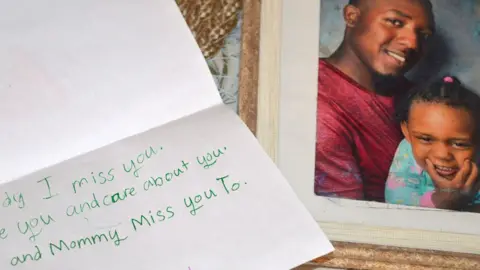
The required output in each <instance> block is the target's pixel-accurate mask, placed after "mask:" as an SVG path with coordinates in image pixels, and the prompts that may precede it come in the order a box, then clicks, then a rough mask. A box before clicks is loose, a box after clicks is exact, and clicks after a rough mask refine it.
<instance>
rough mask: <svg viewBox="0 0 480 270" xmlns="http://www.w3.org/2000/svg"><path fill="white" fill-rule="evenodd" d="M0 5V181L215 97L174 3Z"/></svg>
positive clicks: (30, 1) (123, 0) (114, 0)
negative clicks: (19, 159) (1, 177)
mask: <svg viewBox="0 0 480 270" xmlns="http://www.w3.org/2000/svg"><path fill="white" fill-rule="evenodd" d="M0 3H1V6H0V40H1V41H2V42H0V59H1V61H0V100H1V101H2V102H1V103H0V130H1V131H2V132H1V134H0V146H1V151H0V160H1V161H2V169H3V170H2V175H3V180H1V181H10V180H11V179H13V178H16V177H19V176H21V175H24V174H25V172H31V171H35V170H38V169H41V168H44V167H46V166H50V165H53V164H56V163H58V162H61V161H63V160H65V159H68V158H71V157H74V156H76V155H78V154H81V153H86V152H88V151H91V150H93V149H97V148H99V147H101V146H104V145H107V144H109V143H112V142H114V141H117V140H119V139H122V138H126V137H128V136H131V135H134V134H137V133H139V132H143V131H145V130H148V129H150V128H152V127H154V126H158V125H161V124H164V123H166V122H168V121H171V120H174V119H178V118H180V117H183V116H185V115H189V114H192V113H194V112H197V111H199V110H202V109H205V108H208V107H210V106H212V105H214V104H218V103H219V102H221V99H220V97H219V95H218V92H217V91H216V88H215V83H214V81H213V79H212V78H211V77H209V76H205V74H207V72H208V67H207V65H206V64H205V59H204V58H203V56H202V54H201V53H200V50H199V48H198V47H195V46H192V44H193V43H194V42H195V40H194V38H193V36H192V35H191V34H190V32H189V29H188V27H187V26H186V23H185V21H184V19H183V17H182V16H181V15H180V14H179V11H178V10H177V9H178V8H177V7H176V5H175V2H174V1H171V0H137V1H131V0H102V1H97V0H81V1H80V0H69V1H65V0H18V1H10V0H0ZM12 157H22V158H21V162H18V159H16V158H12Z"/></svg>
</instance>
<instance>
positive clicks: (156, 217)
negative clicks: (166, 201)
mask: <svg viewBox="0 0 480 270" xmlns="http://www.w3.org/2000/svg"><path fill="white" fill-rule="evenodd" d="M174 216H175V212H174V211H173V207H171V206H168V207H167V208H165V210H157V211H156V212H155V213H152V211H148V214H147V215H141V216H140V217H139V218H130V223H131V224H132V227H133V230H135V231H137V229H138V228H139V227H142V226H144V225H148V226H149V227H150V226H152V225H154V224H156V223H161V222H163V221H165V220H169V219H171V218H173V217H174Z"/></svg>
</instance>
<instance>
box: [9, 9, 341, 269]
mask: <svg viewBox="0 0 480 270" xmlns="http://www.w3.org/2000/svg"><path fill="white" fill-rule="evenodd" d="M0 3H1V6H0V37H1V38H2V41H4V42H2V43H0V57H1V59H2V61H0V95H1V100H2V104H1V105H0V128H1V133H0V134H1V135H0V146H1V149H2V151H0V153H1V154H0V161H1V162H2V165H3V166H2V169H3V170H2V176H3V180H2V182H3V184H2V185H1V186H0V203H1V205H0V215H1V217H2V218H1V219H0V264H1V265H0V269H27V270H30V269H35V270H37V269H40V270H65V269H68V270H84V269H120V270H121V269H138V270H153V269H173V270H175V269H180V270H182V269H184V270H215V269H219V270H220V269H221V270H223V269H290V268H292V267H295V266H297V265H300V264H302V263H304V262H307V261H309V260H311V259H313V258H315V257H318V256H321V255H324V254H326V253H328V252H331V251H332V250H333V247H332V245H331V244H330V242H329V241H328V239H327V238H326V237H325V235H324V233H323V232H322V230H321V229H320V228H319V227H318V225H317V223H316V222H315V221H314V220H313V218H312V217H311V215H310V214H309V213H308V211H307V210H306V208H305V207H304V206H303V205H302V204H301V203H300V201H299V200H298V198H297V197H296V195H295V194H294V192H293V190H292V189H291V187H290V185H289V184H288V182H287V181H286V180H285V179H284V178H283V176H282V175H281V174H280V172H279V171H278V169H277V168H276V167H275V165H274V164H273V163H272V161H271V160H270V159H269V158H268V156H267V155H266V154H265V153H264V152H263V151H262V149H261V147H260V145H259V144H258V142H257V141H256V139H255V137H254V136H253V135H252V134H251V133H250V131H249V130H248V129H247V128H246V127H245V125H244V124H243V123H242V122H241V121H240V119H239V118H238V116H237V115H235V114H234V113H233V112H232V111H231V110H230V109H229V108H228V107H226V106H225V105H223V104H222V103H221V99H220V97H219V95H218V92H217V90H216V87H215V84H214V82H213V79H212V78H211V75H210V73H209V71H208V68H207V66H206V63H205V60H204V58H203V56H202V54H201V52H200V50H199V49H198V46H197V45H196V43H195V40H194V39H193V37H192V36H191V34H190V32H189V29H188V27H187V25H186V24H185V21H184V20H183V17H182V15H181V14H180V12H179V10H178V7H177V6H176V4H175V2H174V1H173V0H156V1H154V0H137V1H127V0H116V1H110V0H108V1H107V0H104V1H92V0H78V1H73V0H71V1H59V0H58V1H54V0H43V1H39V0H28V1H27V0H18V1H4V0H0ZM204 157H205V159H206V160H209V161H210V163H214V164H213V165H211V166H205V161H203V158H204ZM210 159H211V160H210ZM132 160H133V161H134V164H135V165H136V168H137V169H138V171H137V172H136V173H134V169H132V163H131V162H132ZM182 161H183V163H182ZM202 161H203V162H202ZM214 161H215V162H214ZM159 177H161V178H159ZM222 177H223V178H222ZM82 179H83V180H82ZM162 179H163V182H162ZM221 179H223V181H222V180H221ZM233 189H234V190H233ZM197 195H199V196H197ZM207 197H209V198H207ZM200 198H201V201H200V202H198V203H197V204H196V205H197V208H198V209H197V210H196V211H192V206H191V201H190V199H191V200H193V202H194V201H195V199H196V200H200ZM112 200H113V201H115V203H112ZM86 203H88V204H86ZM97 203H98V204H97ZM200 206H201V207H200ZM74 211H76V212H74ZM158 211H161V212H158ZM172 213H173V214H172ZM142 215H144V219H143V220H142V219H141V216H142ZM170 215H173V216H170ZM152 218H153V220H152ZM160 219H164V220H163V221H159V220H160ZM135 220H137V221H135ZM141 220H142V224H143V225H141V224H140V222H139V221H141ZM149 222H150V223H151V224H150V225H151V226H149V225H148V224H147V223H149ZM89 237H90V238H89ZM92 237H93V238H92ZM92 239H94V240H92ZM61 240H63V241H65V244H66V245H68V246H69V247H70V248H67V247H66V246H63V247H62V248H61V249H62V250H60V248H59V247H60V246H61V245H62V242H61ZM99 240H101V241H100V242H99ZM72 241H73V242H72ZM94 242H95V243H94ZM72 243H73V244H72ZM78 245H81V248H79V247H78Z"/></svg>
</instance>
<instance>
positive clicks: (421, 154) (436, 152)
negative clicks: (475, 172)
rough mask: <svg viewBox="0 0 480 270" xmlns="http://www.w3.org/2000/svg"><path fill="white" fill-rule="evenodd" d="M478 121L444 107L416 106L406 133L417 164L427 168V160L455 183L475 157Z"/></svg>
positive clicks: (421, 103)
mask: <svg viewBox="0 0 480 270" xmlns="http://www.w3.org/2000/svg"><path fill="white" fill-rule="evenodd" d="M474 130H475V121H474V119H473V117H472V116H471V115H470V113H469V112H468V111H466V110H464V109H461V108H453V107H449V106H447V105H444V104H440V103H427V102H421V101H419V102H414V103H413V104H412V106H411V108H410V114H409V117H408V123H402V132H403V134H404V135H405V138H406V139H407V140H408V141H409V142H410V144H411V145H412V149H413V155H414V157H415V160H416V162H417V163H418V164H419V165H420V166H421V167H422V168H423V169H425V168H426V162H425V160H426V159H429V160H430V161H431V162H432V163H433V164H434V166H435V169H436V171H437V173H438V174H439V175H441V176H443V177H445V178H447V179H453V177H454V176H455V174H456V173H457V172H458V171H459V170H460V165H461V164H464V161H465V160H466V159H470V160H471V159H472V158H473V156H474V154H475V142H474Z"/></svg>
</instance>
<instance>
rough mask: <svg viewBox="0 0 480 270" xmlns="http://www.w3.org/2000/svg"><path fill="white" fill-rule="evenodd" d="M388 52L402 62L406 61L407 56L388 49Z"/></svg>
mask: <svg viewBox="0 0 480 270" xmlns="http://www.w3.org/2000/svg"><path fill="white" fill-rule="evenodd" d="M387 54H388V55H390V56H391V57H393V58H395V59H397V60H398V61H400V62H402V63H403V62H405V57H403V56H400V55H398V54H396V53H393V52H390V51H388V52H387Z"/></svg>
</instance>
